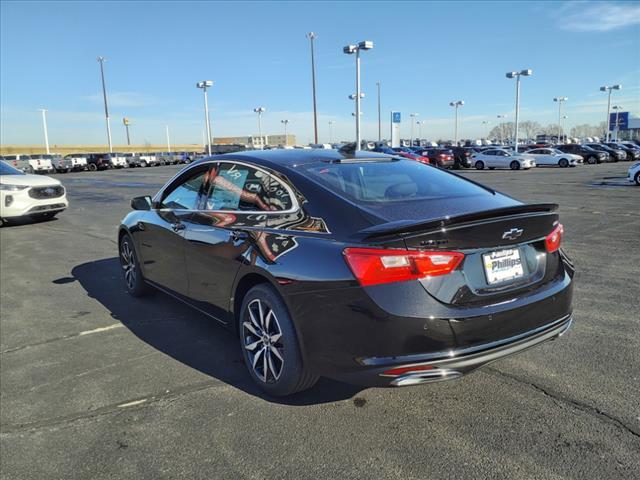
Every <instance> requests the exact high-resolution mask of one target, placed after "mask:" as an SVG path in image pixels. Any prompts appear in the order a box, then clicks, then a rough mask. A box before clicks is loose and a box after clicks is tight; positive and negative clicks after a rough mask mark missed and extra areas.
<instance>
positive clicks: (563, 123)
mask: <svg viewBox="0 0 640 480" xmlns="http://www.w3.org/2000/svg"><path fill="white" fill-rule="evenodd" d="M567 118H569V117H567V116H566V115H562V125H563V128H562V131H563V132H564V125H566V124H567V122H566V121H565V120H566V119H567ZM567 137H568V134H566V133H565V134H564V138H567Z"/></svg>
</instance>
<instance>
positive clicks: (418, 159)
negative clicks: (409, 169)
mask: <svg viewBox="0 0 640 480" xmlns="http://www.w3.org/2000/svg"><path fill="white" fill-rule="evenodd" d="M416 160H417V161H419V162H420V163H426V164H427V165H429V159H428V158H427V157H417V158H416Z"/></svg>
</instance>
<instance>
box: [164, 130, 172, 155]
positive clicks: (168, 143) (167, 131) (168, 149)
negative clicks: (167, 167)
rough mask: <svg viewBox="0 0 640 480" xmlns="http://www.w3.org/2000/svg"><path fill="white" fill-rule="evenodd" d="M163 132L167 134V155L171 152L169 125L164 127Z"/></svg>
mask: <svg viewBox="0 0 640 480" xmlns="http://www.w3.org/2000/svg"><path fill="white" fill-rule="evenodd" d="M164 130H165V133H166V134H167V153H169V152H171V141H170V140H169V125H165V126H164Z"/></svg>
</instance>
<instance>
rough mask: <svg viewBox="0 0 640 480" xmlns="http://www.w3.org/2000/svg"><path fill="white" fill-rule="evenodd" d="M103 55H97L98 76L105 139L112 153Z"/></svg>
mask: <svg viewBox="0 0 640 480" xmlns="http://www.w3.org/2000/svg"><path fill="white" fill-rule="evenodd" d="M105 60H106V58H105V57H98V63H100V77H101V78H102V97H103V98H104V116H105V118H106V120H107V140H108V142H109V153H113V144H112V143H111V124H110V123H109V108H108V106H107V87H106V85H105V82H104V62H105Z"/></svg>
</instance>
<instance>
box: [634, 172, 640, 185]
mask: <svg viewBox="0 0 640 480" xmlns="http://www.w3.org/2000/svg"><path fill="white" fill-rule="evenodd" d="M633 180H634V181H635V182H636V185H638V186H640V172H638V173H636V176H635V177H633Z"/></svg>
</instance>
